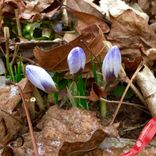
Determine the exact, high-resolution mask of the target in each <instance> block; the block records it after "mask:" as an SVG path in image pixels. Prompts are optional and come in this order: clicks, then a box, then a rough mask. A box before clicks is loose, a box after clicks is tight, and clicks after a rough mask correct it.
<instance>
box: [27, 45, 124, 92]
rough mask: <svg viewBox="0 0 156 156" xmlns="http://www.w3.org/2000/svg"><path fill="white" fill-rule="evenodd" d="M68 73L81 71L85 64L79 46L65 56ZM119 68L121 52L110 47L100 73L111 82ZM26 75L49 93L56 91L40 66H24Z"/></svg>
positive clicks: (48, 76)
mask: <svg viewBox="0 0 156 156" xmlns="http://www.w3.org/2000/svg"><path fill="white" fill-rule="evenodd" d="M67 63H68V67H69V71H70V74H72V75H73V74H76V73H78V72H80V71H82V70H83V69H84V67H85V64H86V55H85V52H84V51H83V49H82V48H81V47H75V48H73V49H72V50H71V51H70V52H69V54H68V57H67ZM120 68H121V54H120V50H119V48H118V47H117V46H113V47H112V48H110V50H109V51H108V53H107V54H106V56H105V58H104V60H103V64H102V74H103V77H104V80H105V81H106V82H112V81H113V80H114V79H116V78H117V77H118V74H119V71H120ZM26 75H27V77H28V79H29V80H30V81H31V83H32V84H33V85H34V86H36V87H37V88H39V89H41V90H43V91H45V92H47V93H49V92H53V91H57V88H56V85H55V83H54V81H53V79H52V78H51V76H50V75H49V74H48V73H47V72H46V71H45V70H44V69H43V68H41V67H38V66H35V65H27V66H26Z"/></svg>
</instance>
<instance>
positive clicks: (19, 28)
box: [15, 9, 22, 39]
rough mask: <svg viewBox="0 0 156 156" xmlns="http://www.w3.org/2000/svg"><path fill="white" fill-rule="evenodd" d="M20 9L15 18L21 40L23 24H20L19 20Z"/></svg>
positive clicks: (16, 11)
mask: <svg viewBox="0 0 156 156" xmlns="http://www.w3.org/2000/svg"><path fill="white" fill-rule="evenodd" d="M18 14H19V13H18V9H16V10H15V18H16V25H17V32H18V36H19V38H20V39H21V38H22V32H21V24H20V20H19V16H18Z"/></svg>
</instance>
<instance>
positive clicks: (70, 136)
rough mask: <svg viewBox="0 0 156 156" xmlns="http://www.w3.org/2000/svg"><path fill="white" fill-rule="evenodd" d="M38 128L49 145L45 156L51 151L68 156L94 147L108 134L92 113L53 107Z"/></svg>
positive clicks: (61, 155)
mask: <svg viewBox="0 0 156 156" xmlns="http://www.w3.org/2000/svg"><path fill="white" fill-rule="evenodd" d="M39 127H40V128H41V129H42V139H43V142H44V143H45V144H46V145H51V146H49V147H48V146H47V147H46V149H45V151H46V154H47V155H48V154H49V155H50V154H51V156H52V152H51V151H54V152H55V156H57V155H58V154H59V155H60V156H65V155H66V156H68V155H69V154H70V153H72V152H76V151H79V150H83V149H90V148H93V147H96V146H97V145H98V144H99V143H100V142H101V141H102V140H103V139H104V137H105V136H106V135H107V134H108V133H107V134H106V133H105V131H107V130H105V128H106V127H103V126H102V125H101V123H100V120H98V119H97V118H96V114H95V113H94V112H91V111H87V110H82V109H78V108H71V109H70V110H63V109H59V108H58V107H57V106H53V107H51V108H50V109H49V110H48V112H47V113H46V115H45V116H44V117H43V119H42V121H41V123H40V124H39ZM109 128H110V127H109ZM111 128H112V129H113V128H114V129H116V128H115V127H111ZM106 129H107V128H106ZM110 131H111V130H110ZM112 131H114V130H112ZM115 131H116V132H117V130H115ZM56 152H57V153H56ZM53 155H54V154H53Z"/></svg>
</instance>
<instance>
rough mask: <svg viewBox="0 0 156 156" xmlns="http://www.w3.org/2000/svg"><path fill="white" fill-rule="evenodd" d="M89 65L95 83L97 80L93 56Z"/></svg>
mask: <svg viewBox="0 0 156 156" xmlns="http://www.w3.org/2000/svg"><path fill="white" fill-rule="evenodd" d="M91 64H92V72H93V75H94V80H95V82H96V83H97V82H98V80H97V74H96V64H95V63H94V60H93V56H91Z"/></svg>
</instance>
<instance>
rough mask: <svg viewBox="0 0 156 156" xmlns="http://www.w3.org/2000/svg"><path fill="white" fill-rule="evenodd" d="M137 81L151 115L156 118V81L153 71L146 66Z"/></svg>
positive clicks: (138, 75)
mask: <svg viewBox="0 0 156 156" xmlns="http://www.w3.org/2000/svg"><path fill="white" fill-rule="evenodd" d="M136 80H137V84H138V86H139V87H140V90H141V92H142V94H143V96H144V98H145V100H146V103H147V107H148V109H149V111H150V113H151V115H152V116H156V103H155V101H156V79H155V77H154V75H153V73H152V71H151V70H150V69H149V68H148V67H147V66H144V68H143V70H141V71H140V72H139V73H138V74H137V76H136Z"/></svg>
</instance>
